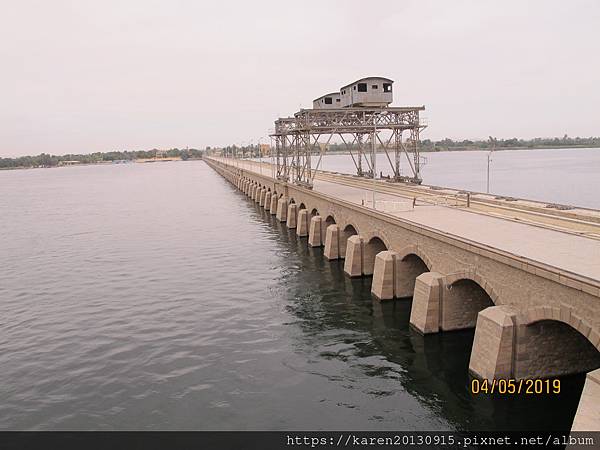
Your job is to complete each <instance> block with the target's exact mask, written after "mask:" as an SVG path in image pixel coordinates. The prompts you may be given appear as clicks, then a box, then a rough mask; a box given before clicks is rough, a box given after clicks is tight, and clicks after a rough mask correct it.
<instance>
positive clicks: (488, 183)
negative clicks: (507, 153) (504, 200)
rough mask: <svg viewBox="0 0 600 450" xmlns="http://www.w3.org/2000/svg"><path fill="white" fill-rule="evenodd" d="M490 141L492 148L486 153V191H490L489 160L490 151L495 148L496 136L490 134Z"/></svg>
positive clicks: (490, 156)
mask: <svg viewBox="0 0 600 450" xmlns="http://www.w3.org/2000/svg"><path fill="white" fill-rule="evenodd" d="M490 143H491V144H492V149H491V150H490V151H489V152H488V154H487V189H486V192H487V193H488V194H489V193H490V162H491V161H492V152H493V151H494V150H495V149H496V138H493V137H492V136H490Z"/></svg>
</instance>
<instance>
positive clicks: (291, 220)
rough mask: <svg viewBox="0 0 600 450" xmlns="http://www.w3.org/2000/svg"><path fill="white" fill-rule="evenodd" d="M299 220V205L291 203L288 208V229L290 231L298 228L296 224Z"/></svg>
mask: <svg viewBox="0 0 600 450" xmlns="http://www.w3.org/2000/svg"><path fill="white" fill-rule="evenodd" d="M297 219H298V205H296V204H295V203H290V204H289V205H288V208H287V222H286V224H287V227H288V228H290V229H294V228H296V222H297Z"/></svg>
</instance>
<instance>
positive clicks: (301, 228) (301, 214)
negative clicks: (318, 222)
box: [296, 208, 309, 237]
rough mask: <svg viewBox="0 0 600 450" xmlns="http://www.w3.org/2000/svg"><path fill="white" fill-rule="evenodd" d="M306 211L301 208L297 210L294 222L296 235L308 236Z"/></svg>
mask: <svg viewBox="0 0 600 450" xmlns="http://www.w3.org/2000/svg"><path fill="white" fill-rule="evenodd" d="M308 217H309V215H308V211H307V210H306V208H303V209H301V210H299V211H298V220H297V222H296V235H297V236H298V237H306V236H308V220H309V219H308Z"/></svg>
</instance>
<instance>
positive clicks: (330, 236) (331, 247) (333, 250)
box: [323, 224, 340, 261]
mask: <svg viewBox="0 0 600 450" xmlns="http://www.w3.org/2000/svg"><path fill="white" fill-rule="evenodd" d="M339 240H340V227H338V226H337V225H335V224H334V225H329V226H328V227H327V231H326V232H325V251H324V252H323V254H324V255H325V258H327V259H328V260H329V261H332V260H334V259H338V258H339V257H340V252H339V248H340V243H339Z"/></svg>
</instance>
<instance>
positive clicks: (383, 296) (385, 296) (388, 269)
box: [371, 250, 398, 300]
mask: <svg viewBox="0 0 600 450" xmlns="http://www.w3.org/2000/svg"><path fill="white" fill-rule="evenodd" d="M397 260H398V253H396V252H393V251H390V250H385V251H383V252H379V253H377V256H375V268H374V269H373V283H372V284H371V294H373V295H374V296H375V297H377V298H378V299H379V300H391V299H393V298H394V297H396V263H397Z"/></svg>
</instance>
